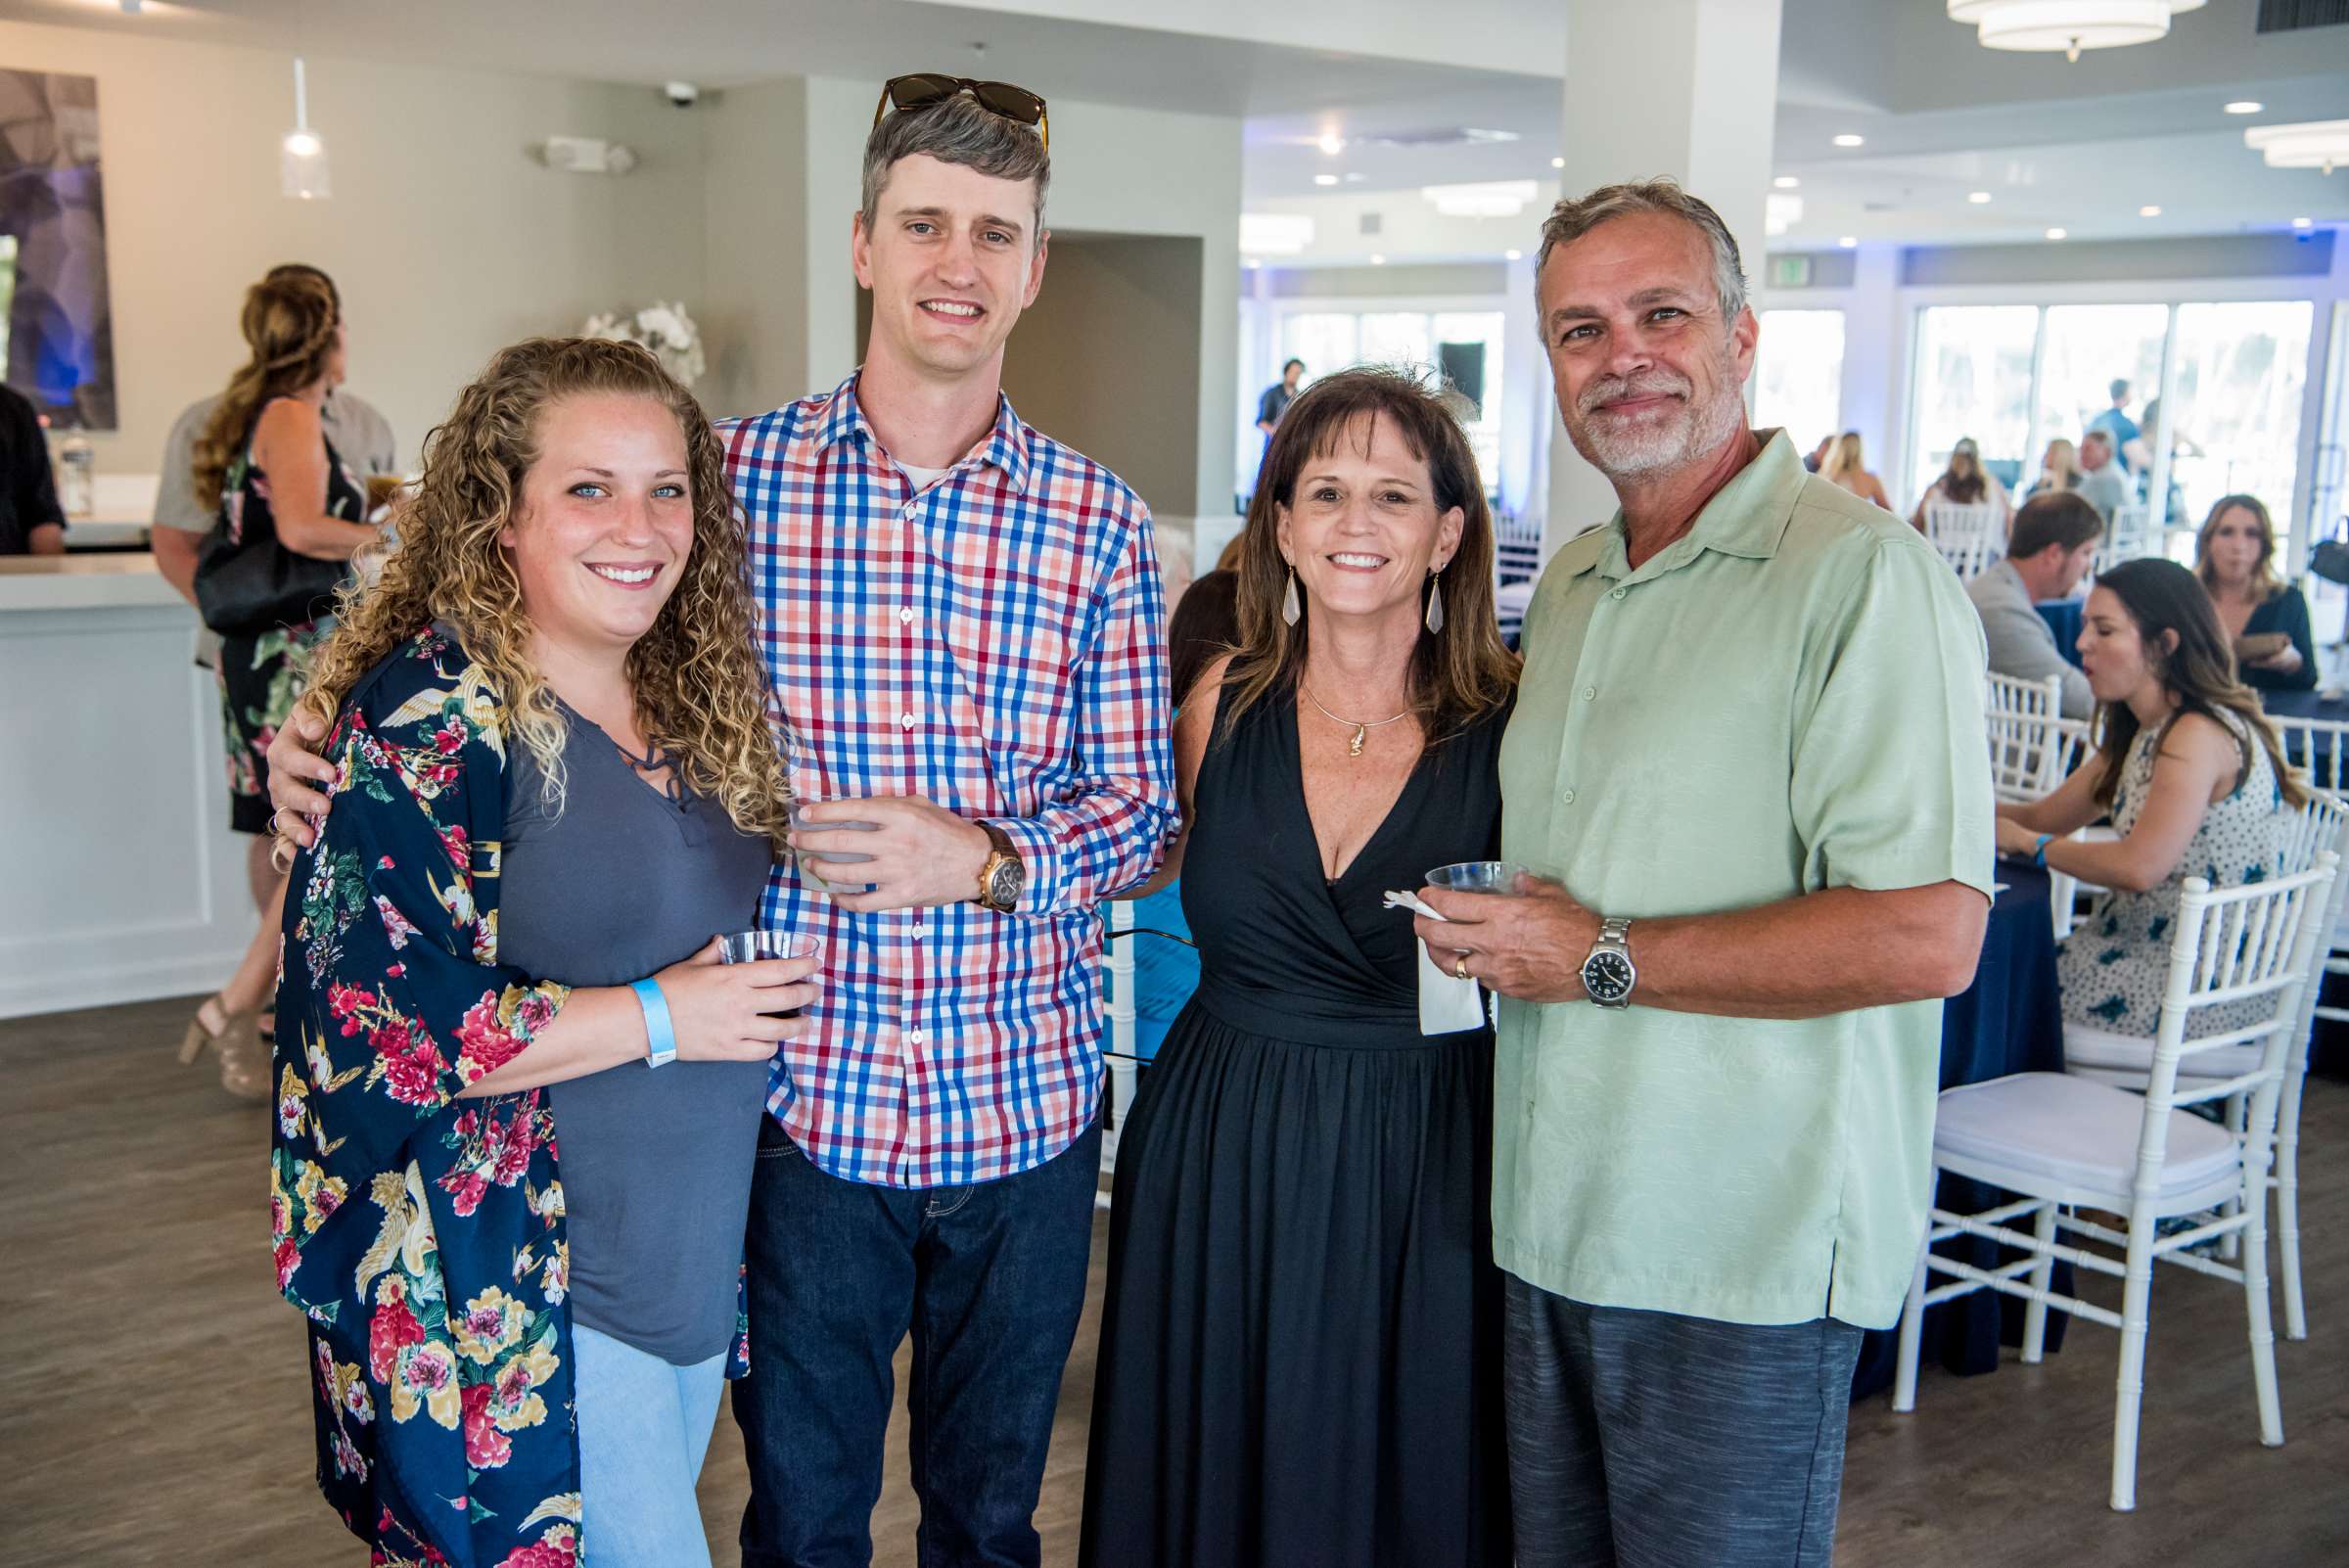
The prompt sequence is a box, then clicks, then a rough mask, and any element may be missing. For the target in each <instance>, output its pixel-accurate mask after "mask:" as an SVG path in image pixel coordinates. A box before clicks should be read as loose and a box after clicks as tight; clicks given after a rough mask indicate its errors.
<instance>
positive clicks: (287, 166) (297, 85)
mask: <svg viewBox="0 0 2349 1568" xmlns="http://www.w3.org/2000/svg"><path fill="white" fill-rule="evenodd" d="M277 177H278V188H279V189H280V190H281V191H283V192H284V193H285V194H286V195H287V196H290V197H292V198H294V199H295V200H296V201H299V202H315V201H320V200H322V199H324V198H326V197H329V196H332V195H334V194H335V192H334V184H333V182H332V181H331V180H330V179H329V178H328V177H327V169H326V139H325V138H324V137H322V136H320V135H319V134H318V133H317V132H316V131H314V130H312V129H310V95H309V89H308V84H307V83H306V82H305V81H304V80H303V77H302V69H301V56H299V55H296V56H295V57H294V128H293V129H292V130H290V131H288V132H286V139H285V140H284V141H282V142H280V143H279V144H278V149H277Z"/></svg>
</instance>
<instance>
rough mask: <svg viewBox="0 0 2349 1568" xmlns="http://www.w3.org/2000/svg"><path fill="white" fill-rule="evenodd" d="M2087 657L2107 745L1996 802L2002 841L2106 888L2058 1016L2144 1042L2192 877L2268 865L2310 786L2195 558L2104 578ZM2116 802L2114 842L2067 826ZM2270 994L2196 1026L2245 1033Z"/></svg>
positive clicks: (2067, 970)
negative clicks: (2291, 763)
mask: <svg viewBox="0 0 2349 1568" xmlns="http://www.w3.org/2000/svg"><path fill="white" fill-rule="evenodd" d="M2080 662H2081V664H2082V666H2083V667H2085V668H2086V669H2087V671H2088V680H2089V684H2090V686H2091V687H2093V688H2094V689H2095V691H2096V702H2097V705H2098V706H2097V715H2098V717H2099V719H2100V720H2101V722H2102V726H2103V729H2102V733H2103V743H2102V745H2101V746H2100V747H2099V748H2098V749H2097V750H2096V752H2095V753H2093V754H2091V755H2090V757H2089V758H2088V760H2087V761H2084V762H2083V763H2081V765H2080V766H2079V768H2078V769H2077V770H2076V771H2074V772H2073V774H2072V776H2071V777H2070V778H2067V779H2065V780H2064V781H2063V784H2062V786H2061V787H2060V788H2058V789H2057V790H2056V791H2055V793H2054V794H2052V795H2050V796H2049V797H2048V798H2047V799H2046V800H2044V801H2037V802H2033V803H2032V804H2030V805H2027V806H2002V807H1999V822H1998V837H1999V850H2000V852H2001V853H2004V854H2010V855H2015V856H2018V857H2020V858H2024V859H2029V860H2033V861H2036V862H2038V863H2039V864H2042V865H2047V866H2050V867H2052V868H2053V869H2055V870H2057V871H2061V872H2064V873H2066V874H2067V875H2070V876H2075V877H2078V878H2079V879H2080V880H2081V881H2082V882H2085V883H2088V884H2090V885H2092V886H2095V887H2099V888H2104V889H2108V890H2109V891H2108V892H2106V893H2105V894H2104V895H2103V896H2102V897H2101V898H2099V899H2097V900H2096V908H2095V909H2094V911H2093V912H2092V913H2091V914H2090V916H2089V918H2088V920H2087V922H2086V923H2085V924H2083V925H2082V926H2080V927H2079V928H2078V929H2077V930H2076V931H2074V933H2073V934H2072V937H2071V939H2070V940H2069V941H2068V942H2066V943H2065V944H2064V945H2063V949H2062V951H2061V952H2060V953H2059V954H2058V955H2057V959H2056V973H2057V976H2058V978H2059V979H2060V981H2061V983H2062V987H2063V1016H2064V1020H2065V1022H2066V1023H2067V1024H2069V1025H2073V1026H2077V1027H2080V1028H2084V1029H2089V1030H2101V1031H2105V1032H2107V1033H2110V1034H2114V1035H2130V1036H2141V1037H2150V1036H2151V1035H2152V1034H2153V1032H2154V1029H2155V1027H2156V1026H2157V1025H2158V1024H2159V1023H2160V1020H2161V992H2162V986H2163V983H2164V981H2165V979H2166V978H2167V976H2168V973H2169V963H2170V940H2171V937H2172V936H2173V934H2174V933H2173V929H2172V928H2173V927H2174V926H2175V924H2176V922H2177V917H2178V902H2179V899H2180V896H2181V895H2182V893H2183V892H2184V888H2185V882H2186V879H2187V878H2188V877H2189V876H2197V877H2203V878H2206V879H2207V880H2208V881H2209V882H2210V883H2211V885H2212V886H2213V887H2237V886H2240V885H2241V884H2243V883H2245V882H2257V881H2260V880H2262V879H2263V878H2265V877H2268V876H2271V875H2274V874H2275V873H2276V871H2277V855H2278V853H2280V848H2281V844H2282V834H2283V828H2284V823H2285V813H2286V810H2287V808H2297V807H2300V806H2302V805H2304V804H2305V803H2306V802H2307V800H2308V792H2307V790H2306V789H2305V788H2304V787H2303V786H2302V784H2301V783H2300V781H2299V780H2298V779H2297V778H2296V777H2294V776H2293V775H2291V774H2290V773H2288V772H2287V771H2286V769H2285V766H2284V760H2283V752H2282V748H2281V747H2280V744H2279V743H2278V741H2277V738H2276V731H2275V730H2274V729H2273V728H2272V727H2271V726H2270V725H2269V723H2268V720H2267V717H2266V715H2263V714H2262V713H2261V712H2260V707H2259V695H2258V694H2257V693H2256V692H2254V691H2252V690H2251V689H2250V688H2249V687H2247V686H2244V685H2242V684H2240V683H2239V682H2237V681H2236V680H2235V678H2234V656H2233V655H2232V654H2231V653H2230V652H2229V651H2228V646H2227V634H2226V632H2225V631H2223V630H2222V629H2221V628H2220V626H2219V619H2218V616H2217V614H2216V613H2215V612H2214V611H2213V610H2212V609H2211V604H2210V596H2209V595H2208V594H2206V593H2204V592H2203V591H2202V586H2201V584H2200V583H2198V582H2196V581H2195V580H2194V576H2193V574H2192V573H2190V572H2188V571H2187V570H2186V568H2184V567H2182V566H2179V565H2177V564H2176V563H2175V562H2171V561H2162V560H2155V559H2151V558H2148V559H2145V560H2141V561H2127V562H2123V563H2122V564H2121V565H2119V566H2117V567H2114V568H2113V569H2112V570H2111V571H2110V572H2107V573H2105V574H2104V575H2103V576H2100V577H2098V578H2097V579H2096V587H2095V588H2094V589H2093V590H2092V591H2091V592H2090V593H2089V596H2088V608H2087V615H2086V618H2085V622H2084V623H2083V625H2082V628H2081V633H2080ZM2106 811H2109V812H2110V813H2111V815H2112V825H2113V827H2114V828H2115V829H2116V830H2117V831H2118V832H2119V835H2120V836H2119V838H2117V839H2115V840H2113V841H2110V842H2105V843H2081V842H2078V841H2076V840H2074V839H2072V838H2070V837H2069V835H2070V834H2072V833H2075V832H2077V831H2078V830H2079V829H2081V828H2084V827H2086V826H2088V825H2089V824H2090V823H2091V822H2093V821H2095V820H2096V818H2097V817H2098V816H2101V815H2103V814H2104V813H2105V812H2106ZM2274 1005H2275V1002H2274V998H2272V997H2257V998H2252V999H2251V1000H2250V1001H2248V1002H2236V1003H2226V1004H2222V1005H2221V1006H2219V1007H2215V1008H2203V1009H2198V1010H2197V1011H2196V1014H2195V1018H2194V1027H2195V1028H2196V1029H2198V1030H2203V1029H2235V1028H2241V1027H2243V1026H2245V1025H2249V1024H2254V1023H2258V1022H2260V1020H2261V1018H2262V1017H2264V1016H2266V1015H2265V1014H2264V1013H2262V1012H2261V1011H2260V1009H2261V1008H2263V1007H2264V1008H2268V1009H2271V1010H2272V1009H2273V1007H2274Z"/></svg>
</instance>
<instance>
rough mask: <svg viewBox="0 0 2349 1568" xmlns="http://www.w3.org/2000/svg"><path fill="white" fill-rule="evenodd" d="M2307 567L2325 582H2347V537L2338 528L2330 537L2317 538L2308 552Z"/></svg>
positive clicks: (2348, 567)
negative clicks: (2343, 536) (2314, 544)
mask: <svg viewBox="0 0 2349 1568" xmlns="http://www.w3.org/2000/svg"><path fill="white" fill-rule="evenodd" d="M2308 569H2309V570H2310V571H2311V572H2314V573H2315V574H2316V575H2317V576H2320V577H2323V578H2324V579H2325V580H2326V581H2327V582H2342V583H2349V539H2344V538H2342V537H2341V535H2340V531H2339V530H2334V532H2333V535H2332V537H2331V538H2329V539H2319V540H2318V541H2317V547H2316V548H2315V549H2314V550H2311V551H2310V552H2309V554H2308Z"/></svg>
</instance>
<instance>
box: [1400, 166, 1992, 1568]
mask: <svg viewBox="0 0 2349 1568" xmlns="http://www.w3.org/2000/svg"><path fill="white" fill-rule="evenodd" d="M1537 278H1538V283H1537V287H1538V290H1539V294H1540V302H1541V310H1542V323H1543V339H1544V344H1545V346H1546V348H1547V351H1548V353H1549V356H1550V364H1551V370H1552V372H1553V378H1554V381H1555V384H1556V388H1557V394H1558V404H1559V409H1560V412H1561V413H1562V414H1563V416H1564V418H1565V421H1566V427H1567V431H1568V434H1569V435H1570V436H1571V437H1572V438H1573V439H1574V442H1575V445H1576V447H1577V449H1578V450H1580V451H1581V452H1582V453H1583V455H1584V456H1585V457H1587V458H1589V460H1590V461H1591V462H1592V463H1593V464H1594V465H1595V466H1596V467H1598V468H1599V469H1600V470H1601V471H1602V472H1603V473H1605V474H1606V475H1607V476H1608V478H1609V479H1610V481H1611V482H1612V483H1613V484H1614V486H1615V489H1616V493H1617V496H1618V498H1619V500H1620V501H1621V503H1622V510H1621V511H1620V512H1619V513H1618V514H1617V515H1616V517H1615V518H1614V520H1613V521H1612V522H1610V523H1609V524H1608V525H1607V526H1606V527H1604V528H1601V529H1596V530H1592V531H1590V532H1589V533H1586V534H1584V535H1582V536H1581V537H1579V538H1577V539H1575V540H1573V541H1572V542H1571V543H1569V544H1567V545H1566V546H1565V547H1564V548H1563V549H1561V550H1560V551H1559V552H1558V554H1557V556H1556V557H1555V559H1553V560H1552V561H1551V563H1550V564H1549V567H1548V569H1547V571H1546V572H1545V573H1544V575H1543V579H1542V585H1541V588H1540V589H1539V591H1538V592H1537V593H1536V595H1535V598H1534V601H1533V605H1532V608H1531V609H1530V610H1529V611H1528V613H1527V616H1526V621H1525V633H1524V649H1525V655H1526V665H1525V672H1524V677H1523V683H1522V685H1521V687H1520V691H1519V696H1518V701H1517V709H1516V713H1515V715H1514V717H1513V718H1512V720H1511V722H1510V725H1509V731H1508V736H1507V740H1506V742H1505V743H1504V745H1503V748H1502V753H1501V764H1500V765H1501V794H1502V812H1503V814H1502V825H1501V853H1503V854H1504V855H1505V856H1507V857H1508V858H1510V859H1512V860H1516V861H1518V862H1521V863H1522V864H1524V865H1526V866H1528V867H1530V868H1531V869H1532V871H1533V872H1534V873H1535V876H1536V877H1537V878H1538V879H1539V880H1537V881H1535V882H1533V883H1531V884H1529V885H1528V887H1527V889H1526V891H1525V892H1524V893H1523V894H1521V895H1520V896H1516V897H1498V898H1494V897H1479V896H1476V895H1464V896H1463V895H1447V894H1444V893H1442V892H1440V891H1437V890H1432V889H1431V890H1423V891H1422V893H1421V895H1420V896H1421V897H1422V898H1423V899H1427V901H1428V902H1430V903H1431V904H1433V905H1435V906H1436V907H1437V908H1438V909H1440V910H1441V911H1442V912H1443V913H1444V914H1445V915H1447V916H1450V917H1451V920H1452V923H1449V924H1447V923H1440V922H1436V921H1430V920H1427V919H1425V918H1422V919H1421V920H1420V922H1419V932H1420V935H1421V936H1422V937H1423V938H1424V939H1425V940H1426V941H1427V943H1428V945H1429V947H1430V949H1431V951H1432V952H1433V953H1434V954H1435V956H1436V957H1437V959H1438V961H1439V962H1443V963H1446V964H1447V966H1448V967H1453V968H1454V969H1455V972H1459V973H1465V974H1469V975H1473V976H1474V977H1475V978H1476V979H1478V980H1480V981H1482V982H1483V983H1484V984H1485V985H1486V986H1488V987H1490V988H1491V989H1492V990H1494V991H1496V992H1500V993H1501V996H1502V1001H1501V1004H1500V1007H1501V1011H1500V1038H1499V1045H1498V1058H1497V1069H1496V1073H1495V1115H1494V1138H1495V1149H1494V1189H1493V1241H1494V1255H1495V1259H1496V1261H1497V1263H1498V1264H1499V1265H1500V1267H1501V1268H1503V1269H1504V1270H1505V1271H1506V1274H1507V1279H1506V1286H1507V1293H1508V1323H1507V1337H1506V1357H1507V1376H1508V1418H1509V1444H1510V1466H1511V1476H1512V1485H1513V1489H1514V1492H1515V1495H1516V1496H1515V1506H1516V1525H1517V1538H1518V1541H1517V1545H1518V1561H1519V1562H1520V1564H1522V1565H1523V1568H1548V1565H1551V1564H1559V1565H1563V1564H1568V1563H1575V1564H1582V1563H1598V1564H1605V1563H1621V1564H1624V1565H1626V1568H1631V1565H1647V1564H1653V1565H1656V1568H1680V1565H1684V1564H1688V1563H1693V1562H1703V1563H1706V1564H1708V1565H1712V1568H1723V1565H1742V1564H1747V1563H1752V1564H1757V1565H1759V1564H1764V1563H1768V1564H1772V1565H1785V1564H1823V1563H1825V1562H1827V1561H1828V1553H1829V1551H1830V1549H1831V1545H1832V1542H1833V1537H1834V1516H1835V1503H1836V1499H1837V1496H1838V1493H1839V1490H1840V1485H1841V1476H1842V1458H1843V1432H1844V1421H1845V1412H1846V1410H1847V1409H1848V1407H1849V1403H1850V1393H1849V1390H1850V1380H1851V1372H1852V1366H1853V1363H1854V1360H1856V1358H1857V1356H1858V1353H1859V1344H1860V1333H1861V1330H1862V1329H1864V1328H1871V1327H1883V1326H1887V1325H1889V1324H1891V1323H1892V1322H1894V1321H1895V1320H1896V1318H1897V1317H1898V1315H1899V1313H1900V1309H1901V1304H1902V1298H1903V1296H1904V1294H1905V1292H1906V1290H1907V1286H1908V1282H1909V1278H1910V1275H1911V1270H1912V1269H1913V1268H1914V1265H1915V1261H1916V1256H1917V1248H1918V1246H1919V1245H1920V1243H1921V1241H1922V1239H1923V1234H1924V1221H1925V1210H1926V1205H1927V1199H1928V1191H1927V1188H1928V1182H1929V1179H1930V1176H1931V1165H1932V1128H1933V1112H1934V1097H1935V1092H1936V1089H1937V1087H1938V1084H1939V1061H1940V1023H1941V1000H1940V999H1941V998H1942V997H1945V996H1948V995H1951V994H1954V993H1955V992H1958V991H1960V990H1962V989H1963V988H1964V987H1965V986H1966V985H1967V984H1969V983H1970V981H1971V978H1972V974H1973V968H1974V963H1975V960H1976V958H1977V956H1978V955H1979V953H1980V950H1981V943H1982V932H1983V924H1984V920H1985V918H1986V915H1987V911H1988V905H1989V894H1990V889H1991V860H1992V812H1991V794H1990V776H1989V764H1988V760H1987V757H1986V755H1985V753H1984V749H1983V748H1984V741H1983V733H1984V731H1983V720H1982V686H1983V669H1984V653H1983V640H1982V629H1981V623H1980V622H1979V620H1978V619H1977V618H1976V616H1975V615H1974V612H1973V609H1972V607H1971V605H1969V604H1968V603H1967V601H1966V598H1965V596H1964V594H1963V592H1962V591H1960V589H1959V586H1958V583H1957V578H1956V576H1953V575H1952V574H1951V573H1950V571H1949V569H1948V568H1947V567H1946V566H1945V565H1944V564H1943V563H1942V561H1941V559H1940V557H1939V555H1938V554H1937V553H1936V552H1935V551H1934V550H1933V548H1932V547H1931V546H1930V545H1928V544H1927V543H1926V542H1925V541H1924V539H1923V538H1922V537H1921V536H1920V535H1918V534H1917V533H1916V532H1915V530H1912V529H1910V528H1909V527H1907V526H1906V525H1905V524H1903V523H1902V522H1900V520H1898V519H1897V518H1894V517H1892V516H1890V515H1888V514H1886V513H1884V512H1881V511H1879V510H1877V509H1876V508H1874V507H1871V506H1868V505H1866V504H1865V503H1864V502H1861V501H1859V500H1857V499H1855V498H1854V497H1852V496H1850V495H1849V494H1847V493H1845V492H1844V491H1842V490H1839V489H1837V488H1836V487H1835V486H1834V485H1831V484H1825V483H1824V482H1822V481H1820V480H1819V479H1817V478H1815V477H1812V476H1810V475H1808V474H1806V472H1805V471H1804V468H1803V463H1802V459H1801V456H1800V455H1799V454H1798V453H1797V452H1796V451H1795V449H1794V447H1793V445H1792V443H1791V442H1790V441H1788V439H1787V438H1786V437H1785V435H1784V433H1782V432H1776V431H1771V432H1761V433H1756V432H1753V431H1749V430H1748V429H1747V428H1746V424H1745V413H1744V405H1743V402H1742V400H1741V398H1740V394H1739V388H1740V386H1741V385H1742V383H1743V382H1744V380H1745V378H1746V375H1747V372H1748V371H1749V370H1750V368H1751V366H1752V360H1753V348H1754V341H1755V337H1756V334H1757V331H1758V328H1757V325H1756V322H1755V319H1754V316H1753V313H1752V311H1751V310H1749V309H1748V308H1746V305H1745V302H1744V280H1743V277H1742V274H1741V271H1740V268H1739V263H1738V258H1737V254H1736V247H1735V242H1734V241H1733V240H1731V239H1730V237H1729V235H1728V232H1727V228H1726V227H1724V226H1723V225H1722V223H1721V220H1720V218H1719V217H1718V215H1716V214H1715V213H1714V211H1713V209H1712V208H1709V207H1707V206H1705V205H1704V204H1703V203H1702V202H1699V201H1696V200H1695V199H1694V198H1692V197H1689V196H1687V195H1686V194H1684V193H1682V192H1681V190H1680V189H1679V188H1678V187H1677V186H1674V185H1672V184H1671V183H1670V182H1667V181H1658V182H1654V183H1652V184H1646V185H1636V186H1611V187H1607V188H1605V189H1602V190H1600V191H1596V192H1593V193H1592V194H1591V195H1589V196H1588V197H1585V198H1583V199H1582V200H1581V201H1578V202H1563V203H1560V204H1559V206H1558V208H1557V209H1556V210H1555V211H1554V212H1553V213H1552V214H1551V217H1550V219H1549V222H1548V223H1547V224H1546V225H1545V226H1544V229H1543V249H1542V257H1541V261H1540V264H1539V268H1538V272H1537ZM1627 922H1628V925H1627Z"/></svg>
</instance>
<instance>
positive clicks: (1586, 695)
mask: <svg viewBox="0 0 2349 1568" xmlns="http://www.w3.org/2000/svg"><path fill="white" fill-rule="evenodd" d="M1597 700H1598V688H1597V687H1596V686H1585V687H1584V688H1583V701H1585V702H1587V703H1589V702H1596V701H1597ZM907 722H909V723H910V722H911V720H910V719H909V720H907Z"/></svg>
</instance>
